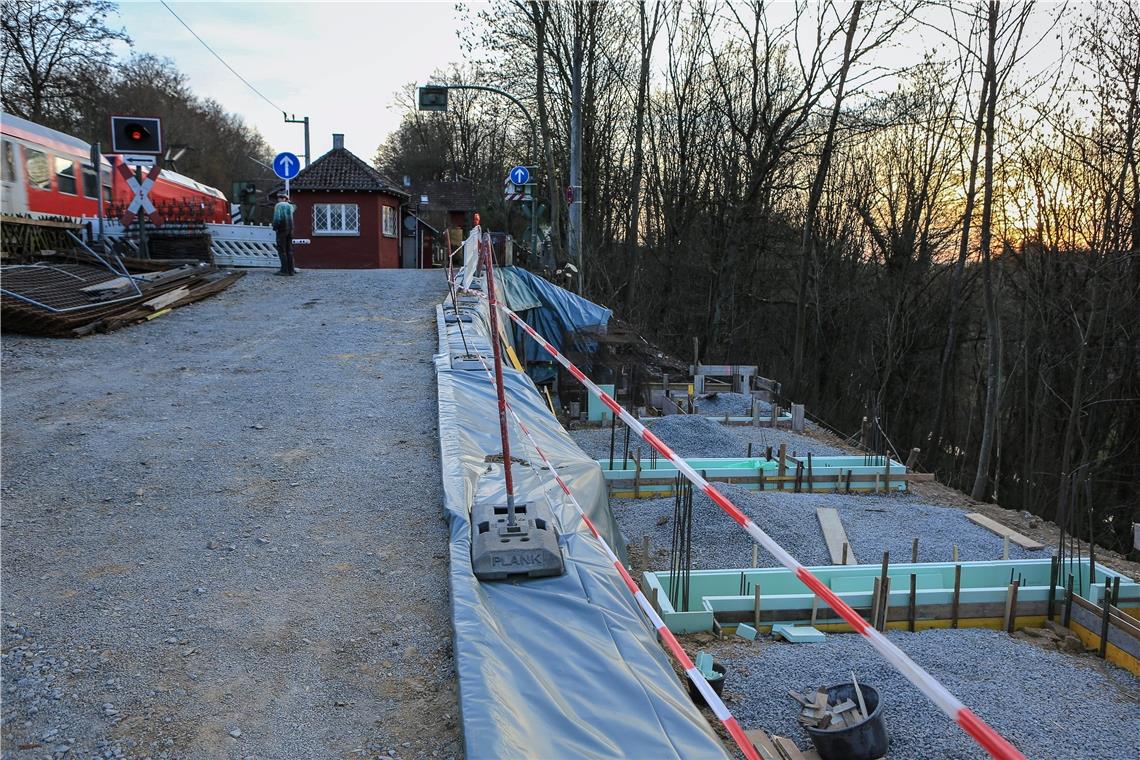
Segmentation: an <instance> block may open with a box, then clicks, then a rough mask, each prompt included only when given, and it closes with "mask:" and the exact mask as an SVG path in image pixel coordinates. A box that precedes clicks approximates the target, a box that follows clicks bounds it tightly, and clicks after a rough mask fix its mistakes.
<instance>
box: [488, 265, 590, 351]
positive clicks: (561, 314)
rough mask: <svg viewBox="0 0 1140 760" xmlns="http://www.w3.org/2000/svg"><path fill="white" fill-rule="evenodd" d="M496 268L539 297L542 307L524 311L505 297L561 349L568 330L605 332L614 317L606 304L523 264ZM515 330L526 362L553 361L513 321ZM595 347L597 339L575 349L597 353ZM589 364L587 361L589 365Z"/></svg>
mask: <svg viewBox="0 0 1140 760" xmlns="http://www.w3.org/2000/svg"><path fill="white" fill-rule="evenodd" d="M495 271H496V273H499V272H505V273H506V279H508V280H509V281H511V282H513V283H521V284H523V285H525V286H526V287H527V288H528V289H529V290H530V291H531V292H532V293H533V294H534V296H535V299H536V300H538V301H539V302H541V305H540V306H537V307H534V308H530V309H529V310H526V311H520V310H519V309H518V308H515V307H514V306H513V305H512V303H511V301H510V300H509V299H504V301H505V303H506V304H507V305H508V306H510V307H511V309H512V310H513V311H515V312H518V314H519V316H521V317H522V318H523V319H524V320H525V321H526V323H527V324H528V325H530V326H531V327H533V328H534V329H535V330H537V331H538V333H539V335H541V336H542V337H544V338H546V339H547V340H548V341H550V343H551V344H552V345H553V346H554V347H555V348H557V349H558V350H559V351H562V350H563V348H564V346H563V343H564V341H563V336H564V335H565V334H566V333H572V332H575V331H578V330H588V329H590V328H596V329H597V330H599V331H602V332H604V331H605V328H606V325H607V324H608V323H609V321H610V317H612V316H613V312H612V311H610V310H609V309H607V308H605V307H604V306H599V305H598V304H596V303H594V302H593V301H590V300H588V299H586V298H582V296H580V295H577V294H576V293H571V292H570V291H569V290H566V289H565V288H560V287H558V286H557V285H555V284H554V283H553V282H550V281H549V280H544V279H543V278H541V277H539V276H538V275H536V274H532V273H531V272H528V271H527V270H525V269H522V268H520V267H505V268H503V269H496V270H495ZM497 282H498V281H496V283H497ZM513 287H517V285H512V288H513ZM512 329H513V331H514V332H512V338H513V339H514V343H515V350H516V352H517V351H518V347H519V346H522V348H523V352H522V353H520V356H521V357H522V360H523V362H524V365H526V364H529V363H530V362H539V363H542V364H546V363H548V362H549V361H550V356H549V354H547V353H546V352H545V351H543V350H542V348H541V347H540V346H539V345H538V344H537V343H535V342H534V341H532V340H524V339H523V336H524V335H525V333H524V332H523V331H522V330H521V329H520V328H518V327H517V326H516V325H513V324H512ZM594 346H595V344H594V343H593V341H584V342H581V343H580V344H579V345H576V346H575V348H577V349H578V350H579V351H587V352H593V350H594ZM588 365H589V363H588V362H587V368H588Z"/></svg>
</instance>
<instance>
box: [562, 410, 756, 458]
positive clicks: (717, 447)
mask: <svg viewBox="0 0 1140 760" xmlns="http://www.w3.org/2000/svg"><path fill="white" fill-rule="evenodd" d="M645 424H646V425H647V426H648V427H649V428H650V429H651V430H652V431H653V432H654V434H655V435H657V436H658V437H659V438H661V440H663V441H665V443H666V444H668V445H669V446H670V447H671V448H672V449H673V451H675V452H677V453H678V454H680V455H681V456H683V457H742V456H744V454H745V448H746V445H747V444H743V443H741V442H740V440H739V439H738V438H737V437H736V436H734V435H733V434H732V433H730V432H728V430H729V428H726V427H725V426H723V425H721V424H720V423H719V422H714V421H712V420H709V419H705V418H704V417H702V416H700V415H685V414H673V415H669V416H668V417H654V418H653V419H648V420H645ZM625 430H626V428H625V425H624V424H623V423H622V422H621V420H618V424H617V429H616V432H615V434H614V436H615V437H614V440H615V443H614V457H615V458H617V459H621V456H622V452H623V451H624V450H625V448H624V447H625ZM570 435H571V437H573V439H574V442H575V443H577V444H578V446H579V448H581V449H582V450H583V451H585V452H586V453H587V454H588V455H590V456H592V457H593V458H594V459H605V458H607V457H609V455H610V429H609V427H608V426H607V427H604V428H584V429H581V430H573V431H571V433H570ZM638 446H640V447H641V453H642V455H643V456H646V457H648V456H649V450H650V448H651V447H650V446H649V444H647V443H646V442H645V441H643V440H641V439H640V438H638V437H637V436H635V435H632V434H631V435H630V439H629V449H630V453H631V454H632V453H633V452H634V451H636V450H637V447H638Z"/></svg>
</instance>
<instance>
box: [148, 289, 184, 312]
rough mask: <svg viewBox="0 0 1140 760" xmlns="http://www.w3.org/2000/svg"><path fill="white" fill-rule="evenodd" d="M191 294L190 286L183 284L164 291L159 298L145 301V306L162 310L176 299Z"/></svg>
mask: <svg viewBox="0 0 1140 760" xmlns="http://www.w3.org/2000/svg"><path fill="white" fill-rule="evenodd" d="M189 294H190V288H188V287H186V286H185V285H183V286H182V287H180V288H175V289H174V290H171V291H168V292H166V293H163V294H162V295H160V296H158V297H157V298H152V299H150V300H149V301H143V306H149V307H150V308H151V309H153V310H154V311H160V310H162V309H164V308H166V307H167V306H169V305H170V304H172V303H174V302H175V301H177V300H179V299H181V298H185V297H186V296H187V295H189Z"/></svg>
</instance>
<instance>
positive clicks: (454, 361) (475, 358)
mask: <svg viewBox="0 0 1140 760" xmlns="http://www.w3.org/2000/svg"><path fill="white" fill-rule="evenodd" d="M483 362H486V364H484V363H483ZM489 366H491V359H490V358H489V357H484V358H483V361H480V360H479V355H478V354H453V355H452V357H451V368H452V369H462V370H478V371H480V372H482V371H483V370H484V369H485V368H486V367H489ZM503 509H506V507H503ZM504 514H506V513H505V512H504Z"/></svg>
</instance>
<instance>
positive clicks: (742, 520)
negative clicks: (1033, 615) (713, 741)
mask: <svg viewBox="0 0 1140 760" xmlns="http://www.w3.org/2000/svg"><path fill="white" fill-rule="evenodd" d="M481 295H482V294H481ZM485 297H486V296H484V298H485ZM498 307H499V308H500V309H501V310H502V311H503V312H504V313H505V314H506V315H507V316H508V317H510V318H511V319H512V320H514V322H515V324H517V325H518V326H519V327H521V328H522V329H523V330H524V331H525V332H526V334H527V335H529V336H530V337H532V338H533V339H534V340H535V342H537V343H538V344H539V345H540V346H542V347H543V348H544V349H545V350H546V352H547V353H548V354H550V355H551V356H553V357H554V358H555V359H556V360H557V361H558V362H559V363H560V364H561V365H562V366H563V367H565V368H566V370H567V371H568V372H569V373H570V374H571V375H573V376H574V377H575V378H577V380H578V381H579V382H580V383H582V385H584V386H586V388H587V389H588V390H589V391H590V393H592V394H594V395H595V396H596V397H597V398H598V399H599V400H600V401H601V402H602V403H603V404H605V405H606V406H607V407H609V408H610V410H611V411H612V412H613V413H614V414H616V415H618V416H619V417H620V418H621V420H622V421H623V422H624V423H625V424H626V425H628V426H629V427H630V429H631V430H632V431H633V432H634V433H636V434H637V435H638V436H639V437H640V438H641V439H642V440H644V441H645V442H646V443H648V444H649V445H650V446H652V447H653V448H655V449H657V451H658V452H660V454H661V455H662V456H664V457H665V458H666V459H668V460H669V461H670V462H672V463H673V464H674V465H675V466H676V467H677V469H678V470H679V471H680V472H682V473H684V475H685V477H686V478H688V479H689V480H690V481H691V482H692V483H693V485H694V486H696V488H698V489H699V490H700V491H701V492H702V493H704V494H705V495H706V496H708V497H709V498H710V499H712V501H713V503H714V504H716V505H717V506H718V507H720V508H721V509H722V510H724V511H725V512H726V513H727V514H728V516H729V517H731V518H732V519H733V520H734V521H735V522H736V523H737V524H738V525H740V527H742V528H743V529H744V530H745V531H746V532H747V533H748V535H750V536H751V537H752V539H753V540H754V541H755V542H756V543H758V544H759V545H760V546H762V547H764V549H766V550H767V551H768V552H769V553H770V554H771V555H772V556H773V557H775V558H776V560H777V561H779V563H780V564H781V565H783V566H784V567H786V568H787V569H788V570H791V571H792V572H793V573H794V574H795V576H796V577H797V578H798V579H799V580H800V582H801V583H803V584H804V585H805V586H807V587H808V588H810V589H811V590H812V591H813V592H814V593H815V594H816V596H818V597H819V598H820V599H822V600H823V602H824V603H825V604H827V605H828V606H829V607H831V609H832V610H834V611H835V612H836V613H838V614H839V616H840V617H842V618H843V619H844V620H845V621H847V623H848V624H849V625H850V626H851V627H852V628H854V629H855V631H856V632H857V633H859V634H862V635H863V637H864V638H866V639H867V641H868V642H869V643H870V644H871V646H872V647H874V648H875V649H876V650H877V651H878V652H879V654H880V655H882V656H883V658H884V659H886V660H887V662H889V663H890V664H891V665H893V666H894V668H895V669H896V670H898V671H899V672H900V673H902V674H903V676H904V677H905V678H906V679H907V680H908V681H910V682H911V683H912V684H914V685H915V686H916V687H918V689H919V691H921V692H922V693H923V694H925V695H926V697H927V698H928V699H929V700H930V701H931V702H933V703H934V704H935V705H936V706H937V707H938V709H940V710H942V712H944V713H946V715H947V716H949V717H950V719H951V720H953V721H954V722H955V723H957V724H958V725H959V726H960V727H961V728H962V730H963V731H965V732H966V733H967V734H969V735H970V737H971V738H973V739H974V741H976V742H977V743H978V744H979V745H980V746H981V747H982V748H983V749H984V750H985V751H986V752H988V753H990V755H991V756H992V757H995V758H999V760H1026V758H1025V755H1023V754H1022V753H1021V752H1020V751H1019V750H1018V749H1017V748H1016V747H1014V746H1013V745H1012V744H1011V743H1010V742H1009V741H1008V740H1007V739H1006V738H1005V737H1003V736H1002V735H1001V734H999V733H998V732H997V731H995V730H994V729H993V728H991V727H990V725H989V724H987V723H986V722H985V721H984V720H982V719H981V718H979V717H978V716H977V714H975V713H974V712H973V711H972V710H971V709H970V708H968V707H966V706H965V705H964V704H963V703H962V701H961V700H960V699H958V698H957V697H955V696H954V695H953V694H951V693H950V691H949V690H948V689H947V688H946V687H945V686H943V685H942V684H941V683H939V682H938V680H937V679H936V678H934V676H932V675H930V674H929V673H927V672H926V671H925V670H924V669H923V668H922V667H921V666H919V664H918V663H916V662H915V661H914V660H912V659H910V657H909V656H907V654H906V653H905V652H903V651H902V650H901V649H899V647H898V646H897V645H896V644H894V642H892V641H891V640H890V639H888V638H887V637H886V636H884V635H883V634H882V633H880V632H879V631H877V630H875V629H874V628H873V627H871V625H870V624H869V623H868V622H867V621H866V620H864V619H863V618H862V616H861V615H859V613H858V612H856V611H855V610H854V609H853V608H852V607H851V605H849V604H847V602H845V601H843V600H842V599H840V598H839V596H837V595H836V594H835V592H834V591H832V590H831V589H829V588H828V587H827V586H826V585H825V584H824V583H823V582H822V581H821V580H820V579H819V578H817V577H816V576H815V575H814V574H812V573H811V572H810V571H809V570H808V569H807V568H806V567H804V566H803V565H802V564H800V562H799V561H798V560H797V559H796V558H795V557H793V556H792V555H791V554H789V553H788V552H787V551H786V550H785V549H784V547H782V546H780V545H779V544H778V543H776V541H775V540H774V539H773V538H772V537H771V536H769V535H768V534H767V533H765V532H764V531H763V530H761V529H760V526H758V525H757V524H756V523H755V522H753V521H752V519H751V518H750V517H748V515H746V514H744V512H742V511H741V510H740V508H739V507H737V506H736V505H735V504H733V503H732V501H730V500H729V499H728V497H726V496H725V495H724V494H722V493H721V492H720V491H718V490H717V489H716V488H714V487H713V485H712V484H711V483H709V482H708V481H707V480H705V479H704V478H703V477H701V475H700V473H698V472H697V471H696V470H694V469H693V468H692V467H691V466H690V465H689V463H688V462H686V461H685V460H684V459H682V458H681V457H679V456H677V455H676V454H675V453H674V452H673V450H672V449H671V448H669V447H668V446H667V445H665V443H664V442H663V441H662V440H661V439H660V438H658V437H657V436H656V435H654V434H653V433H652V432H651V431H650V430H649V429H648V428H646V427H645V425H643V424H642V423H641V421H640V420H638V419H637V418H636V417H634V416H633V415H632V414H630V413H629V412H627V411H626V410H625V409H624V408H622V406H621V405H620V404H618V403H617V401H615V400H614V399H613V398H612V397H611V396H610V395H609V394H608V393H606V392H605V391H603V390H602V389H601V388H599V387H598V386H597V385H595V384H594V383H593V382H592V381H591V380H590V379H589V378H588V377H586V375H585V373H583V372H582V370H580V369H578V368H577V367H576V366H574V364H573V363H571V362H570V361H569V360H568V359H567V358H566V357H564V356H563V355H562V354H561V353H559V351H558V349H556V348H555V347H554V346H552V345H550V343H549V342H547V340H546V339H545V338H543V337H542V336H541V335H539V334H538V333H537V332H536V331H535V329H534V328H533V327H531V326H530V325H528V324H527V323H526V322H525V321H524V320H523V319H522V317H520V316H519V315H518V314H515V313H514V312H513V311H511V309H509V308H508V307H506V306H504V305H503V304H498ZM618 564H619V565H620V564H621V563H620V562H619V563H618ZM623 577H624V576H623ZM627 582H632V579H630V581H627ZM658 619H659V618H658ZM682 662H685V661H684V660H683V661H682ZM702 680H703V679H702ZM705 686H706V687H707V686H708V684H707V683H706V684H705ZM710 690H711V689H710ZM703 693H704V692H703V691H702V694H703ZM706 699H707V697H706ZM709 704H712V702H711V701H710V703H709ZM718 717H719V715H718ZM726 725H727V724H726ZM749 746H751V745H749Z"/></svg>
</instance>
